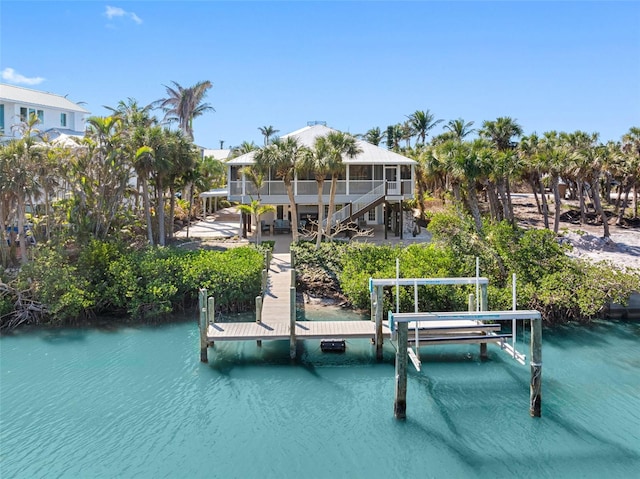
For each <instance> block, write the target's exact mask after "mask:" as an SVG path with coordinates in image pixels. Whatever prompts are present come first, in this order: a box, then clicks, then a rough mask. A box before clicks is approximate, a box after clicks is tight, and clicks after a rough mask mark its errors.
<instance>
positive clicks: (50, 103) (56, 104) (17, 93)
mask: <svg viewBox="0 0 640 479" xmlns="http://www.w3.org/2000/svg"><path fill="white" fill-rule="evenodd" d="M2 100H4V101H9V102H12V103H21V104H24V105H35V106H44V107H49V108H57V109H59V110H65V111H76V112H79V113H85V114H88V113H90V112H89V110H87V109H85V108H83V107H81V106H80V105H78V104H77V103H74V102H72V101H71V100H68V99H67V98H65V97H63V96H60V95H56V94H54V93H48V92H45V91H38V90H30V89H29V88H23V87H20V86H15V85H7V84H6V83H0V101H2Z"/></svg>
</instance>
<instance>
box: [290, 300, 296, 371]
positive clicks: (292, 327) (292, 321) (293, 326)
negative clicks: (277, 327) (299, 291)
mask: <svg viewBox="0 0 640 479" xmlns="http://www.w3.org/2000/svg"><path fill="white" fill-rule="evenodd" d="M289 306H290V308H291V315H290V318H289V329H290V332H289V336H290V340H289V357H290V358H291V359H295V357H296V288H289Z"/></svg>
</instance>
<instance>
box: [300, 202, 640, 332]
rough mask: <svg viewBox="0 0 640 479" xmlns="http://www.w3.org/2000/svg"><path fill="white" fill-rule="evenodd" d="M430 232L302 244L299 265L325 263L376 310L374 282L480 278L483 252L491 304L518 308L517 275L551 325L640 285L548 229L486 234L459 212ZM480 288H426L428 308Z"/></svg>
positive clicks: (407, 297) (526, 300)
mask: <svg viewBox="0 0 640 479" xmlns="http://www.w3.org/2000/svg"><path fill="white" fill-rule="evenodd" d="M429 230H430V232H431V233H432V235H433V242H432V243H429V244H414V245H411V246H408V247H401V246H388V245H384V246H376V245H372V244H367V243H351V244H330V243H327V244H323V245H322V248H321V249H320V250H319V251H314V250H312V248H311V247H309V246H305V245H304V244H302V245H298V246H296V247H295V252H296V262H297V269H298V270H299V271H304V270H305V269H307V268H324V269H326V270H328V271H330V273H329V274H331V275H335V277H336V278H337V280H338V283H339V287H340V289H341V291H342V293H343V294H344V295H345V296H346V297H347V298H348V299H349V301H350V302H351V304H352V305H353V306H354V307H356V308H362V309H366V308H368V307H369V304H370V303H369V302H370V297H369V290H368V279H369V278H370V277H373V278H395V276H396V267H395V262H396V258H398V259H399V262H400V276H401V277H404V278H417V277H451V276H474V275H475V261H476V257H478V258H480V267H481V275H482V276H487V277H488V278H489V281H490V286H489V308H490V309H494V310H497V309H510V308H511V274H512V273H515V274H516V275H517V279H518V291H517V302H518V308H520V309H537V310H539V311H541V312H542V314H543V317H544V319H545V321H546V322H547V323H561V322H566V321H586V320H589V319H591V318H593V317H596V316H598V315H599V314H601V312H602V310H603V309H604V308H605V307H606V305H607V304H608V303H609V302H611V301H614V302H618V303H624V302H625V301H626V300H627V299H628V296H629V294H630V293H631V292H632V291H634V290H636V291H637V290H640V272H638V271H635V272H633V271H627V272H623V271H620V270H618V269H616V267H615V266H613V265H610V264H607V263H596V264H593V263H587V262H584V261H580V260H576V259H573V258H571V257H569V256H567V255H566V247H565V246H563V245H561V244H559V243H558V242H557V241H556V236H555V235H554V234H553V232H551V231H549V230H546V229H544V230H537V229H531V230H523V229H520V228H516V227H513V226H512V225H511V224H510V223H508V222H506V221H503V222H500V223H486V224H485V225H484V226H483V228H482V233H479V232H478V231H477V229H476V228H475V224H474V221H473V219H472V218H471V217H468V216H466V215H464V214H461V213H460V212H456V211H450V212H448V213H440V214H436V215H434V217H433V219H432V221H431V223H430V225H429ZM400 290H401V292H400V309H401V311H413V308H414V291H413V286H411V287H401V288H400ZM472 292H474V288H473V287H450V286H420V287H419V309H420V310H421V311H429V310H430V311H447V310H465V309H466V308H467V301H468V294H469V293H472ZM394 301H395V289H394V290H393V291H392V290H391V289H389V290H387V291H386V292H385V307H386V308H391V307H392V305H393V304H394Z"/></svg>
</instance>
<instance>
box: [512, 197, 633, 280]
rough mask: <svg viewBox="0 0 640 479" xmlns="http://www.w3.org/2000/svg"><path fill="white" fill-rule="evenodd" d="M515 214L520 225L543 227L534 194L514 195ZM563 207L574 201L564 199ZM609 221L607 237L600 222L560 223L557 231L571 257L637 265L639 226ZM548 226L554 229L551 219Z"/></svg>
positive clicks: (622, 265)
mask: <svg viewBox="0 0 640 479" xmlns="http://www.w3.org/2000/svg"><path fill="white" fill-rule="evenodd" d="M513 203H514V213H515V215H516V217H517V218H518V219H519V220H520V224H521V225H523V226H526V227H532V226H533V227H542V226H543V223H542V217H541V215H539V214H538V212H537V207H536V205H535V199H534V198H533V195H526V194H517V195H514V199H513ZM563 204H564V205H565V206H566V207H571V208H575V209H577V204H573V203H572V202H570V201H564V202H563ZM614 222H615V220H614V219H611V220H610V221H609V232H610V238H608V239H605V238H604V237H603V234H604V231H603V227H602V225H601V224H585V225H580V224H577V223H574V222H569V221H562V220H561V222H560V228H559V230H560V233H562V235H563V236H564V240H563V241H564V242H565V243H567V244H569V245H571V246H572V250H571V251H570V252H569V255H570V256H575V257H579V258H585V259H589V260H592V261H610V262H611V263H613V264H615V265H617V266H620V267H624V268H640V229H638V228H626V227H624V228H623V227H618V226H615V225H614V224H613V223H614ZM550 227H551V228H553V218H551V224H550Z"/></svg>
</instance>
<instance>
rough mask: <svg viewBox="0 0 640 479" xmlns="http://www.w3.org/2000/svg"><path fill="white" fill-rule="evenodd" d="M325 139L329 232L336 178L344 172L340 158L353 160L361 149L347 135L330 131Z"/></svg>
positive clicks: (328, 230) (353, 139) (329, 229)
mask: <svg viewBox="0 0 640 479" xmlns="http://www.w3.org/2000/svg"><path fill="white" fill-rule="evenodd" d="M326 138H327V140H326V149H327V152H326V154H327V172H328V173H330V174H331V190H330V191H329V211H328V213H327V232H331V220H332V217H333V213H334V210H335V206H336V205H335V199H336V190H337V186H338V177H339V176H340V174H341V173H343V172H344V170H345V165H344V163H343V161H342V158H343V157H345V156H346V157H348V158H355V157H356V156H358V155H359V154H360V153H362V149H361V148H360V147H359V146H358V142H357V140H356V139H355V138H354V137H353V136H351V135H350V134H348V133H343V132H341V131H332V132H331V133H329V134H328V135H327V137H326Z"/></svg>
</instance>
